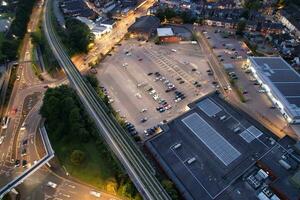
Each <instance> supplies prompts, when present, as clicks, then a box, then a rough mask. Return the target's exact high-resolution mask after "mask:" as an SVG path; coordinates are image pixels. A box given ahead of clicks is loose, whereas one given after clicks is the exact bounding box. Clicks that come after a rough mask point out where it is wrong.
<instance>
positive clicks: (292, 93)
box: [248, 57, 300, 123]
mask: <svg viewBox="0 0 300 200" xmlns="http://www.w3.org/2000/svg"><path fill="white" fill-rule="evenodd" d="M248 62H249V66H250V69H251V71H252V72H253V75H254V77H255V78H256V79H257V80H258V82H259V83H260V84H261V85H262V88H263V89H264V90H265V91H266V93H267V95H268V96H269V98H270V99H271V101H272V102H273V104H274V105H275V106H276V107H277V108H279V110H280V112H281V113H282V115H283V116H284V118H285V119H286V120H287V121H288V122H289V123H300V75H299V74H298V73H297V72H296V71H295V70H294V69H293V68H292V67H291V66H290V65H289V64H288V63H287V62H286V61H285V60H284V59H282V58H281V57H250V58H249V60H248Z"/></svg>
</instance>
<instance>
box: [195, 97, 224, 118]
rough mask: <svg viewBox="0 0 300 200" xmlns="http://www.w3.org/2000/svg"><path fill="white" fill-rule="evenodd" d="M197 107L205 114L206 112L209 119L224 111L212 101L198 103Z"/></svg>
mask: <svg viewBox="0 0 300 200" xmlns="http://www.w3.org/2000/svg"><path fill="white" fill-rule="evenodd" d="M197 106H198V107H199V108H200V109H201V110H202V111H203V112H205V114H207V115H208V116H209V117H211V116H214V115H216V114H217V113H219V112H220V111H222V109H221V108H220V107H219V106H218V105H217V104H215V103H214V102H212V101H211V100H210V99H204V100H202V101H200V102H198V103H197Z"/></svg>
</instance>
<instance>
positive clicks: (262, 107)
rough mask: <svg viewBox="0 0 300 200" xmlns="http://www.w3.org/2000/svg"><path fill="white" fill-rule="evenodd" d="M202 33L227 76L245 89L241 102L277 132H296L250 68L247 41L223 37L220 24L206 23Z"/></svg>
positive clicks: (291, 133)
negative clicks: (218, 26)
mask: <svg viewBox="0 0 300 200" xmlns="http://www.w3.org/2000/svg"><path fill="white" fill-rule="evenodd" d="M203 34H204V35H205V37H206V39H207V40H208V42H209V43H210V45H211V47H213V51H214V53H215V54H216V55H217V57H218V59H219V61H220V63H222V64H223V66H224V67H225V69H226V71H228V78H229V79H230V78H233V79H234V80H235V82H236V85H237V88H238V89H239V90H240V91H241V92H242V93H243V96H244V98H245V99H246V102H245V103H240V106H241V107H243V108H244V109H245V110H247V111H249V113H250V114H252V116H253V115H255V117H256V118H258V119H259V120H260V121H263V122H264V125H265V126H267V127H268V128H269V129H271V130H272V131H273V132H274V133H275V134H276V135H277V136H279V137H283V136H284V135H285V134H288V135H294V131H293V130H292V129H291V128H290V126H289V125H288V123H287V121H286V120H285V119H284V118H283V116H282V115H281V113H280V112H279V110H277V109H274V105H272V102H271V101H270V100H269V98H268V97H267V95H266V94H265V93H264V91H263V90H262V88H261V87H260V85H259V84H257V81H256V80H255V79H254V77H253V76H252V74H251V72H250V69H248V68H247V62H246V61H247V56H248V55H247V52H248V54H249V53H250V52H249V49H248V48H247V47H246V46H245V44H244V43H243V42H240V41H239V40H237V39H235V38H234V37H235V36H228V37H227V36H225V38H224V37H223V35H224V33H223V30H222V29H219V28H214V27H205V28H204V30H203ZM235 52H236V53H235ZM229 101H230V99H229Z"/></svg>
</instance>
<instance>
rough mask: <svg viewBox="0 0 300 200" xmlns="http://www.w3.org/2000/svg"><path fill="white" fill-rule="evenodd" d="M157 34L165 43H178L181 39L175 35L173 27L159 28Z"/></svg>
mask: <svg viewBox="0 0 300 200" xmlns="http://www.w3.org/2000/svg"><path fill="white" fill-rule="evenodd" d="M157 36H158V38H159V41H160V42H164V43H174V42H175V43H176V42H180V41H181V38H180V37H179V36H177V35H175V33H174V32H173V29H172V28H157Z"/></svg>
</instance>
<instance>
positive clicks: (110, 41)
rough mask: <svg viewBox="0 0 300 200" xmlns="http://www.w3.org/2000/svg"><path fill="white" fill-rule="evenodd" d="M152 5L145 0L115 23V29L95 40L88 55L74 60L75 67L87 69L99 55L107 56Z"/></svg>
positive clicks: (150, 0) (151, 0) (149, 0)
mask: <svg viewBox="0 0 300 200" xmlns="http://www.w3.org/2000/svg"><path fill="white" fill-rule="evenodd" d="M154 3H155V1H154V0H147V1H145V3H142V4H140V6H138V9H136V11H131V12H129V13H128V15H127V16H126V17H124V18H122V20H120V21H117V24H116V27H114V29H113V30H112V31H111V32H110V33H108V34H106V35H104V36H103V37H101V38H99V39H98V40H95V42H94V43H95V46H94V47H93V49H91V50H90V51H89V53H88V55H86V56H81V57H78V58H77V59H76V60H74V64H75V65H76V66H77V67H80V66H84V67H87V65H88V64H89V63H93V62H95V61H96V60H97V59H98V58H101V54H103V55H105V54H107V53H108V52H109V51H110V50H111V49H112V48H113V47H114V46H115V44H116V43H118V42H120V40H121V39H122V38H123V37H124V36H125V34H126V33H127V29H128V27H129V26H130V25H131V24H133V23H134V22H135V19H136V18H137V17H140V16H143V15H145V14H146V13H147V10H148V8H149V7H151V6H152V5H153V4H154Z"/></svg>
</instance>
